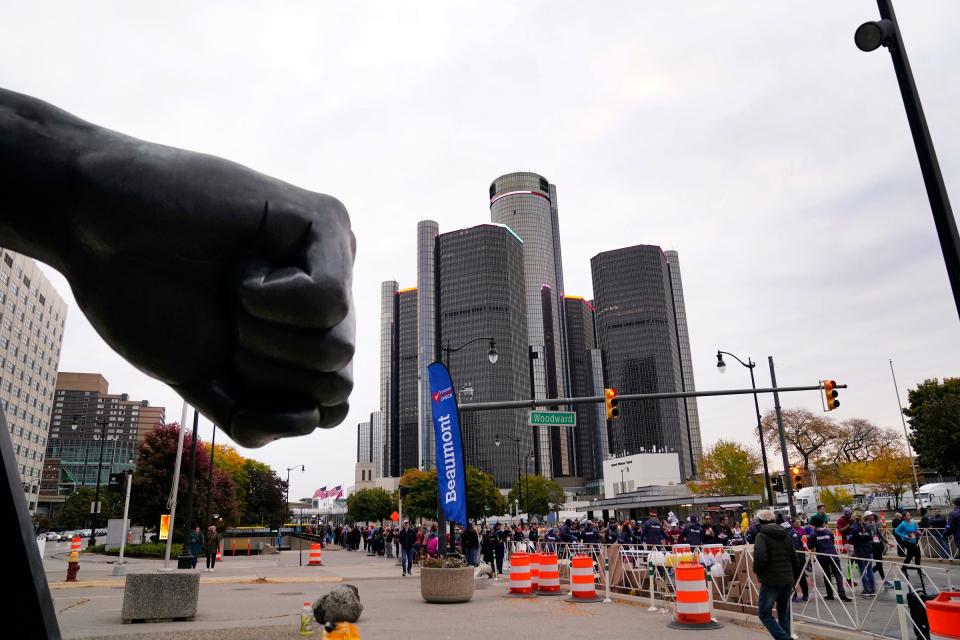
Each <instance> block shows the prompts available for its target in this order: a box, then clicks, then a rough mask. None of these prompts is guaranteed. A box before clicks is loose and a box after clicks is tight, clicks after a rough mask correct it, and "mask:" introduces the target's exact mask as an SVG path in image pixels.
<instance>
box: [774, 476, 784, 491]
mask: <svg viewBox="0 0 960 640" xmlns="http://www.w3.org/2000/svg"><path fill="white" fill-rule="evenodd" d="M773 490H774V491H776V492H777V493H783V476H773Z"/></svg>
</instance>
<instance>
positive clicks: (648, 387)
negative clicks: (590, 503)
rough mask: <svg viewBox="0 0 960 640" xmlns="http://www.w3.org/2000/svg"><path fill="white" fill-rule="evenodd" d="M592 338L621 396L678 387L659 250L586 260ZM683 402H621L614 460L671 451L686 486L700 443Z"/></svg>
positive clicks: (613, 433) (665, 270) (644, 248)
mask: <svg viewBox="0 0 960 640" xmlns="http://www.w3.org/2000/svg"><path fill="white" fill-rule="evenodd" d="M590 266H591V271H592V276H593V291H594V302H595V305H596V310H597V335H598V339H599V345H600V348H601V349H602V350H603V356H604V364H605V368H606V380H607V386H608V387H613V388H615V389H617V391H618V392H619V393H620V394H628V393H664V392H673V391H681V390H683V388H684V381H683V367H682V363H681V350H680V337H679V335H678V330H677V327H678V323H677V318H676V311H675V309H676V303H675V300H674V285H673V283H672V282H671V276H670V267H669V264H668V261H667V256H666V255H665V254H664V253H663V251H662V250H661V249H660V247H657V246H652V245H637V246H633V247H626V248H623V249H616V250H614V251H605V252H603V253H600V254H597V255H596V256H594V257H593V258H592V259H591V261H590ZM693 431H694V429H693V425H691V423H690V422H689V418H688V406H687V404H686V403H685V402H684V401H683V400H682V399H674V400H652V401H644V402H638V401H633V402H624V403H621V405H620V417H619V418H618V419H617V420H616V421H615V422H614V423H613V424H611V425H610V428H609V442H610V450H611V452H612V453H614V454H616V455H630V454H635V453H641V452H675V453H677V454H678V456H679V458H680V474H681V477H682V478H683V479H684V480H688V479H690V478H693V477H695V476H696V472H697V469H696V464H697V460H698V459H699V456H700V452H699V449H698V450H697V451H694V450H693V447H694V443H699V440H700V438H699V428H697V429H696V431H697V434H696V439H694V437H693Z"/></svg>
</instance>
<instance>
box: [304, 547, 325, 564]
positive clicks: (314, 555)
mask: <svg viewBox="0 0 960 640" xmlns="http://www.w3.org/2000/svg"><path fill="white" fill-rule="evenodd" d="M307 566H308V567H322V566H323V551H322V550H321V549H320V543H318V542H314V543H312V544H311V545H310V562H308V563H307Z"/></svg>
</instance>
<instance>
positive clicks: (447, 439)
mask: <svg viewBox="0 0 960 640" xmlns="http://www.w3.org/2000/svg"><path fill="white" fill-rule="evenodd" d="M427 375H428V376H429V378H430V398H431V400H432V404H433V439H434V442H435V443H436V449H437V457H436V460H437V493H438V494H439V496H440V506H441V508H442V509H443V513H444V515H445V516H446V517H447V520H448V521H449V522H457V523H459V524H461V525H463V526H467V482H466V468H465V467H464V464H463V443H462V442H461V441H460V412H459V410H458V409H457V397H456V394H455V393H454V392H453V381H452V380H451V379H450V372H449V371H447V368H446V367H445V366H444V365H443V364H442V363H440V362H434V363H433V364H431V365H430V366H429V367H427Z"/></svg>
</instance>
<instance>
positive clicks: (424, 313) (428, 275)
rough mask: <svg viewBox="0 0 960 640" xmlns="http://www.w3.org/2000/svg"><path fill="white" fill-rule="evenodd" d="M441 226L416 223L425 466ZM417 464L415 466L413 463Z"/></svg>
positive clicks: (429, 447) (429, 456)
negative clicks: (438, 241)
mask: <svg viewBox="0 0 960 640" xmlns="http://www.w3.org/2000/svg"><path fill="white" fill-rule="evenodd" d="M439 232H440V225H438V224H437V223H436V222H434V221H433V220H421V221H420V222H418V223H417V292H418V293H417V317H416V323H417V375H418V376H419V377H418V378H417V383H418V384H419V385H420V401H419V405H418V410H417V418H418V427H417V428H418V429H419V437H420V451H419V453H418V462H419V463H420V465H422V467H423V468H424V469H433V467H434V460H433V458H434V450H433V420H432V414H433V411H432V407H433V405H432V401H431V399H430V382H429V381H428V380H427V377H426V375H427V374H426V371H427V367H428V366H430V363H431V362H433V361H434V360H436V357H437V345H436V336H437V327H436V318H437V309H436V277H437V265H436V243H437V235H438V234H439ZM414 466H416V465H414Z"/></svg>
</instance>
